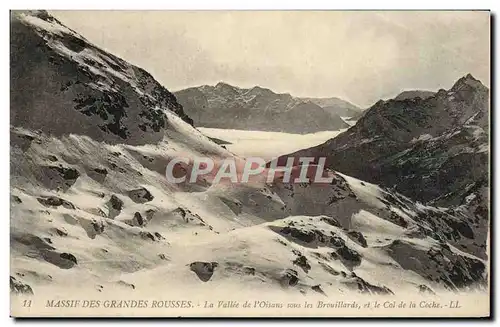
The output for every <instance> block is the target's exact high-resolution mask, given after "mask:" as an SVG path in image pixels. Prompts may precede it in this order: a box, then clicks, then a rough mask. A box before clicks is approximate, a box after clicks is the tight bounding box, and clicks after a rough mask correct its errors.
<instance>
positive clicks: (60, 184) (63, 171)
mask: <svg viewBox="0 0 500 327" xmlns="http://www.w3.org/2000/svg"><path fill="white" fill-rule="evenodd" d="M78 177H80V173H79V172H78V170H76V169H74V168H71V167H63V166H42V167H40V175H39V179H40V181H41V182H42V183H43V184H44V185H45V186H46V187H47V188H49V189H53V190H54V189H61V190H62V191H66V190H68V189H69V188H70V187H71V186H72V185H73V184H75V182H76V180H77V179H78Z"/></svg>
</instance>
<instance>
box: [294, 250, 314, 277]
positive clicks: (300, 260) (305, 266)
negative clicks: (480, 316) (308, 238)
mask: <svg viewBox="0 0 500 327" xmlns="http://www.w3.org/2000/svg"><path fill="white" fill-rule="evenodd" d="M293 264H294V265H296V266H299V267H300V268H302V270H304V272H305V273H306V274H307V273H308V272H309V270H310V269H311V265H310V264H309V263H308V262H307V258H306V257H305V256H304V255H302V254H300V252H298V254H297V258H296V259H295V260H293Z"/></svg>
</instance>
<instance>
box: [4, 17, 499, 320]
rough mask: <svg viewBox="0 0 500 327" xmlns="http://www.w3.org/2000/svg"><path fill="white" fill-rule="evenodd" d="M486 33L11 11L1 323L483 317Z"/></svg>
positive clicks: (467, 21) (486, 283) (467, 28)
mask: <svg viewBox="0 0 500 327" xmlns="http://www.w3.org/2000/svg"><path fill="white" fill-rule="evenodd" d="M490 16H491V14H490V12H489V11H485V10H482V11H118V10H117V11H51V10H26V11H11V12H10V292H11V316H13V317H453V318H457V317H478V318H479V317H482V318H484V317H489V316H490V315H491V313H490V312H491V308H490V278H491V274H490V246H489V244H490V203H491V201H490V174H489V171H490V160H489V159H490V142H489V140H490V133H491V132H490V83H491V81H490V19H491V17H490Z"/></svg>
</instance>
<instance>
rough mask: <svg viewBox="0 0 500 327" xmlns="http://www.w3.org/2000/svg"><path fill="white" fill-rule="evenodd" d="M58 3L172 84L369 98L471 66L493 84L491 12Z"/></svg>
mask: <svg viewBox="0 0 500 327" xmlns="http://www.w3.org/2000/svg"><path fill="white" fill-rule="evenodd" d="M51 13H52V14H53V15H54V16H55V17H57V18H58V19H59V20H61V21H62V23H64V24H66V25H67V26H69V27H70V28H72V29H74V30H76V31H77V32H79V33H80V34H82V35H83V36H84V37H86V38H87V39H88V40H89V41H91V42H93V43H95V44H96V45H98V46H100V47H102V48H104V49H105V50H108V51H110V52H112V53H113V54H115V55H118V56H119V57H121V58H123V59H125V60H127V61H129V62H131V63H133V64H135V65H137V66H140V67H142V68H144V69H146V70H147V71H149V72H150V73H151V74H152V75H153V76H154V77H155V78H156V79H157V80H158V81H159V82H161V83H162V84H163V85H164V86H165V87H166V88H167V89H169V90H170V91H176V90H179V89H182V88H186V87H190V86H197V85H202V84H216V83H217V82H219V81H224V82H227V83H229V84H233V85H236V86H240V87H252V86H255V85H260V86H262V87H267V88H270V89H272V90H273V91H276V92H280V93H291V94H292V95H295V96H310V97H330V96H337V97H340V98H343V99H345V100H348V101H351V102H353V103H354V104H356V105H359V106H361V107H368V106H370V105H372V104H373V103H375V102H376V101H378V100H379V99H381V98H382V99H385V98H389V97H393V96H395V95H397V94H398V93H399V92H401V91H402V90H406V89H424V90H437V89H439V88H449V87H451V86H452V85H453V83H454V81H456V80H457V79H458V78H460V77H461V76H463V75H465V74H467V73H471V74H472V75H473V76H474V77H476V78H478V79H480V80H481V81H482V82H483V83H484V84H485V85H487V86H489V70H490V68H489V52H490V48H489V40H490V34H489V12H471V11H453V12H451V11H450V12H438V11H427V12H412V11H410V12H400V11H389V12H382V11H379V12H374V11H344V12H340V11H322V12H310V11H257V12H256V11H253V12H252V11H239V12H234V11H233V12H227V11H226V12H224V11H207V12H186V11H51Z"/></svg>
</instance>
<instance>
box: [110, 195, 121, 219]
mask: <svg viewBox="0 0 500 327" xmlns="http://www.w3.org/2000/svg"><path fill="white" fill-rule="evenodd" d="M106 205H107V207H108V209H109V214H108V217H109V218H111V219H113V218H115V217H116V216H118V215H119V214H120V213H121V211H122V209H123V201H122V200H121V199H120V198H119V197H117V196H116V195H114V194H113V195H111V198H110V199H109V201H108V202H107V203H106Z"/></svg>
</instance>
